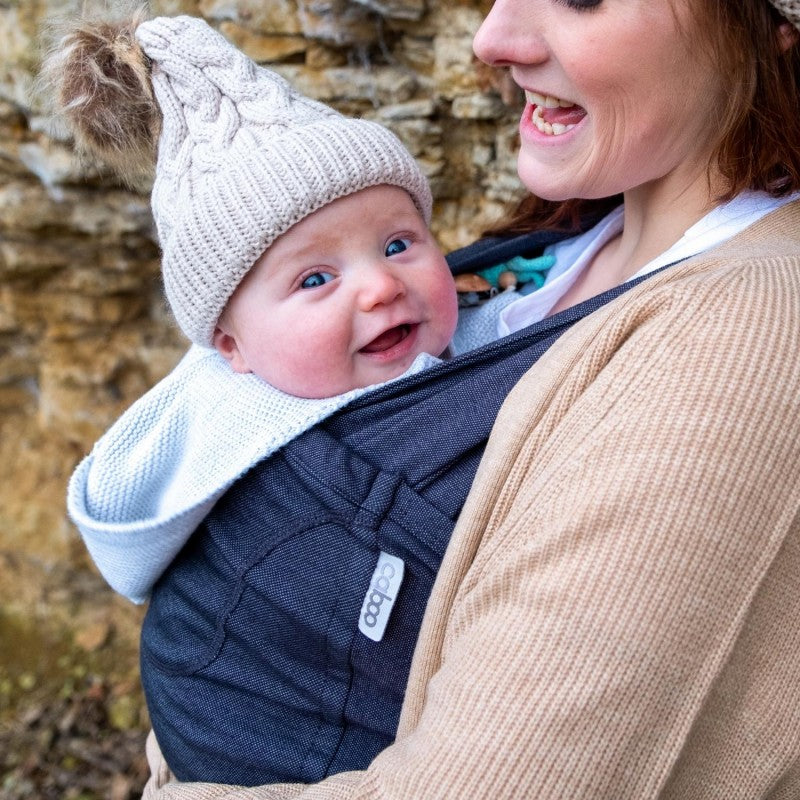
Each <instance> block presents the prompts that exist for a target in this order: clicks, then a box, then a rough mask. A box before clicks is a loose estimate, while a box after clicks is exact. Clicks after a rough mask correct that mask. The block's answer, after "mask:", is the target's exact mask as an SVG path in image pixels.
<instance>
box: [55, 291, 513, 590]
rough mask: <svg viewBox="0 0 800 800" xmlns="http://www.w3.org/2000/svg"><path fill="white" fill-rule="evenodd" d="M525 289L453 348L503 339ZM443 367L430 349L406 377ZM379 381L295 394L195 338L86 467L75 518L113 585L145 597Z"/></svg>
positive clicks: (480, 319)
mask: <svg viewBox="0 0 800 800" xmlns="http://www.w3.org/2000/svg"><path fill="white" fill-rule="evenodd" d="M517 296H518V295H516V293H513V292H509V293H504V294H502V295H499V296H498V297H497V298H494V299H493V300H492V301H491V302H489V303H486V304H484V305H483V306H479V307H476V308H474V309H465V310H462V312H461V315H460V317H459V327H458V330H457V332H456V335H455V337H454V339H453V344H452V345H451V349H452V350H453V351H454V354H456V353H461V352H465V351H466V350H468V349H472V348H474V347H478V346H480V345H482V344H486V343H487V342H490V341H492V340H493V339H495V338H496V330H497V317H498V315H499V313H500V310H501V309H502V308H503V307H504V306H505V305H507V304H508V303H509V302H511V301H512V300H513V299H515V298H516V297H517ZM437 363H439V359H437V358H434V357H433V356H430V355H427V354H424V353H423V354H421V355H420V356H418V357H417V359H416V360H415V361H414V363H413V364H412V366H411V368H410V369H409V370H408V371H407V372H406V373H405V375H409V374H413V373H416V372H419V371H420V370H423V369H426V368H429V367H431V366H433V365H434V364H437ZM401 377H404V376H401ZM396 380H397V379H396ZM376 388H377V387H376V386H373V387H367V388H361V389H355V390H353V391H351V392H348V393H346V394H342V395H337V396H336V397H330V398H324V399H321V400H309V399H304V398H298V397H293V396H291V395H287V394H284V393H283V392H280V391H278V390H277V389H275V388H274V387H272V386H270V385H269V384H267V383H265V382H264V381H262V380H260V379H259V378H257V377H256V376H254V375H241V374H238V373H235V372H233V370H231V368H230V366H229V364H228V362H227V361H225V360H224V359H223V358H222V357H221V356H220V355H219V354H218V353H217V352H216V351H215V350H211V349H206V348H201V347H198V346H194V347H192V348H191V349H190V350H189V352H188V353H187V355H186V356H185V357H184V358H183V360H182V361H181V362H180V363H179V364H178V365H177V367H176V368H175V369H174V370H173V371H172V372H171V373H170V374H169V375H168V376H167V377H166V378H164V380H162V381H161V382H160V383H158V384H157V385H156V386H155V387H153V388H152V389H151V390H150V391H149V392H148V393H147V394H145V395H144V396H143V397H141V398H140V399H139V400H138V401H136V402H135V403H134V404H133V405H132V406H131V407H130V408H129V409H128V410H127V411H126V412H125V413H124V414H123V415H122V416H121V417H120V419H119V420H117V422H116V423H115V424H114V425H113V426H112V427H111V428H110V429H109V430H108V431H107V432H106V433H105V434H104V435H103V437H102V438H101V439H100V440H99V441H98V442H97V444H96V445H95V446H94V448H93V449H92V452H91V453H90V454H89V455H88V456H87V457H86V458H85V459H84V460H83V461H82V462H81V463H80V464H79V465H78V467H77V469H76V470H75V472H74V473H73V475H72V478H71V479H70V482H69V488H68V492H67V510H68V512H69V515H70V517H71V518H72V520H73V521H74V522H75V524H76V525H77V526H78V529H79V530H80V532H81V534H82V536H83V539H84V541H85V543H86V546H87V548H88V550H89V553H90V554H91V556H92V558H93V559H94V561H95V563H96V564H97V566H98V568H99V570H100V572H101V573H102V575H103V577H104V578H105V579H106V580H107V581H108V583H109V584H110V585H111V587H112V588H113V589H115V590H116V591H117V592H119V593H120V594H122V595H124V596H125V597H127V598H129V599H130V600H132V601H133V602H135V603H141V602H144V601H145V600H146V599H147V596H148V595H149V593H150V590H151V589H152V586H153V584H154V583H155V581H156V580H157V579H158V577H159V576H160V575H161V573H162V572H163V571H164V569H165V568H166V567H167V565H168V564H169V563H170V561H172V559H173V558H174V557H175V555H177V553H178V551H179V550H180V549H181V547H183V545H184V543H185V542H186V541H187V539H188V538H189V536H190V535H191V533H192V531H194V529H195V528H196V527H197V525H198V524H199V523H200V522H201V521H202V519H203V518H204V517H205V516H206V514H208V512H209V511H210V510H211V508H212V506H213V505H214V503H216V501H217V500H218V499H219V498H220V497H221V496H222V494H223V493H224V492H225V491H226V490H227V489H228V488H229V487H230V486H231V485H232V484H233V483H234V481H236V479H237V478H239V477H241V476H242V475H243V474H244V473H245V472H246V471H247V470H248V469H249V468H250V467H252V466H253V465H255V464H256V463H258V462H259V461H261V460H262V459H263V458H265V457H267V456H268V455H270V454H271V453H274V452H275V451H276V450H278V449H279V448H280V447H282V446H283V445H285V444H287V443H288V442H290V441H291V440H292V439H294V438H295V437H296V436H298V435H299V434H301V433H302V432H303V431H305V430H307V429H309V428H311V427H312V426H313V425H315V424H316V423H318V422H320V421H321V420H323V419H325V418H326V417H328V416H329V415H330V414H332V413H334V412H335V411H337V410H338V409H340V408H342V407H344V406H345V405H347V404H348V403H350V402H352V401H353V400H354V399H355V398H357V397H360V396H361V395H363V394H365V393H366V392H369V391H372V390H374V389H376Z"/></svg>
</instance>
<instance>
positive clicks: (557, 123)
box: [525, 89, 586, 136]
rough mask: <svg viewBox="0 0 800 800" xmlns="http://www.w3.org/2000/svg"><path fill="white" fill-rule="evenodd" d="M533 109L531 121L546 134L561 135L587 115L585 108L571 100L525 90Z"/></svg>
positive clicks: (526, 97)
mask: <svg viewBox="0 0 800 800" xmlns="http://www.w3.org/2000/svg"><path fill="white" fill-rule="evenodd" d="M525 99H526V100H527V101H528V103H530V104H531V106H532V108H533V111H532V113H531V121H532V122H533V124H534V125H535V126H536V129H537V130H538V131H540V132H541V133H543V134H545V135H546V136H561V134H564V133H566V132H567V131H571V130H572V129H573V128H574V127H575V126H576V125H577V124H578V123H579V122H580V121H581V120H582V119H583V118H584V117H585V116H586V111H585V109H583V108H581V107H580V106H578V105H575V103H573V102H571V101H569V100H561V99H560V98H558V97H553V96H552V95H544V94H539V93H538V92H531V91H528V90H527V89H526V90H525Z"/></svg>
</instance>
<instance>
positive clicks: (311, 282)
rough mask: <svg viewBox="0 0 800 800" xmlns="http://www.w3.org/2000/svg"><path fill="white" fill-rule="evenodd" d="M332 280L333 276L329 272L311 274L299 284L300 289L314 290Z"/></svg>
mask: <svg viewBox="0 0 800 800" xmlns="http://www.w3.org/2000/svg"><path fill="white" fill-rule="evenodd" d="M332 280H333V275H331V274H330V272H313V273H312V274H311V275H309V276H308V277H307V278H304V279H303V282H302V283H301V284H300V288H301V289H315V288H316V287H317V286H322V285H323V284H325V283H328V282H329V281H332Z"/></svg>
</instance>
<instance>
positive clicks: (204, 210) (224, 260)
mask: <svg viewBox="0 0 800 800" xmlns="http://www.w3.org/2000/svg"><path fill="white" fill-rule="evenodd" d="M136 39H137V40H138V42H139V44H140V46H141V47H142V49H143V51H144V52H145V53H146V55H147V56H148V58H149V59H150V62H151V75H152V83H153V89H154V92H155V96H156V100H157V102H158V104H159V106H160V108H161V111H162V115H163V125H162V129H161V134H160V139H159V144H158V159H157V163H156V174H155V181H154V184H153V191H152V207H153V215H154V218H155V222H156V227H157V229H158V236H159V240H160V244H161V248H162V270H163V275H164V286H165V289H166V294H167V298H168V300H169V303H170V305H171V307H172V311H173V313H174V315H175V318H176V320H177V322H178V324H179V325H180V327H181V329H182V330H183V332H184V333H185V334H186V335H187V336H188V337H189V339H191V340H192V341H193V342H196V343H197V344H201V345H206V346H210V345H211V341H212V335H213V332H214V328H215V326H216V324H217V320H218V319H219V316H220V314H221V313H222V311H223V309H224V307H225V305H226V303H227V302H228V299H229V298H230V296H231V295H232V294H233V292H234V290H235V289H236V287H237V286H238V285H239V282H240V281H241V280H242V278H243V277H244V276H245V275H246V274H247V272H248V270H249V269H250V268H251V267H252V266H253V264H254V262H255V261H256V260H257V259H258V257H259V256H260V255H261V254H262V253H263V252H264V250H266V248H267V247H269V245H270V244H271V243H272V242H273V241H274V240H275V239H276V238H277V237H278V236H280V235H281V234H282V233H284V232H286V231H287V230H288V229H289V228H291V227H292V225H294V224H295V223H297V222H299V221H300V220H301V219H303V217H306V216H308V215H309V214H311V213H312V212H313V211H315V210H317V209H319V208H321V207H322V206H324V205H326V204H327V203H330V202H331V201H333V200H335V199H337V198H339V197H344V196H345V195H348V194H352V193H353V192H356V191H358V190H360V189H364V188H367V187H370V186H377V185H379V184H390V185H393V186H399V187H401V188H402V189H405V190H406V191H407V192H408V193H409V194H410V196H411V198H412V199H413V201H414V203H415V204H416V206H417V207H418V208H419V210H420V212H421V213H422V215H423V217H424V218H425V220H426V222H428V221H430V214H431V194H430V189H429V187H428V183H427V181H426V179H425V177H424V175H423V174H422V173H421V171H420V169H419V166H418V165H417V163H416V162H415V160H414V159H413V157H412V156H411V154H410V153H409V152H408V151H407V150H406V148H405V147H404V146H403V145H402V144H401V143H400V141H399V139H398V138H397V137H396V136H395V135H394V134H392V133H391V132H390V131H388V130H387V129H386V128H384V127H383V126H382V125H379V124H377V123H373V122H369V121H366V120H357V119H351V118H347V117H345V116H343V115H341V114H339V113H338V112H336V111H334V110H333V109H331V108H329V107H327V106H325V105H323V104H321V103H318V102H315V101H312V100H309V99H308V98H306V97H303V96H302V95H300V94H299V93H298V92H296V91H295V90H294V89H293V88H292V87H291V86H290V85H289V84H288V83H287V82H286V81H285V80H283V78H281V77H280V76H279V75H277V74H275V73H274V72H272V71H270V70H267V69H264V68H261V67H258V66H257V65H256V64H255V63H254V62H253V61H251V60H250V59H249V58H247V57H246V56H245V55H244V54H243V53H242V52H240V51H239V50H237V49H236V48H235V47H233V46H232V45H231V44H229V43H228V42H227V40H226V39H225V38H224V37H223V36H222V35H221V34H219V33H218V32H217V31H215V30H214V29H213V28H211V27H210V26H209V25H208V24H207V23H206V22H204V21H203V20H201V19H196V18H192V17H159V18H155V19H151V20H147V21H146V22H143V23H141V24H140V25H139V26H138V28H137V29H136Z"/></svg>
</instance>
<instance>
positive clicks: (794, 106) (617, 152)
mask: <svg viewBox="0 0 800 800" xmlns="http://www.w3.org/2000/svg"><path fill="white" fill-rule="evenodd" d="M798 29H800V5H798V4H797V3H796V2H795V1H794V0H769V2H768V1H767V0H739V2H737V3H730V2H720V1H719V0H649V2H642V1H641V0H497V2H496V3H495V5H494V7H493V9H492V11H491V12H490V14H489V16H488V17H487V19H486V21H485V23H484V25H483V27H482V28H481V29H480V31H479V32H478V34H477V36H476V39H475V50H476V53H477V54H478V56H479V57H480V58H481V59H482V60H484V61H486V62H487V63H489V64H491V65H494V66H505V67H510V70H511V75H512V77H513V79H514V80H515V81H516V82H517V83H518V84H519V85H520V86H521V87H522V88H523V89H524V90H525V92H526V96H527V103H526V107H525V111H524V112H523V116H522V121H521V125H520V139H521V144H520V155H519V173H520V177H521V179H522V180H523V182H524V183H525V185H526V186H527V187H528V188H529V189H530V190H531V192H532V193H533V194H534V195H537V196H538V197H541V198H545V199H546V200H547V201H552V202H547V203H540V202H538V201H532V202H529V203H526V204H525V205H524V207H523V208H522V209H521V210H520V214H519V216H518V217H517V218H516V219H515V220H513V221H512V222H511V223H510V224H509V225H508V226H507V229H506V232H512V231H514V232H516V231H519V230H524V229H531V228H534V227H537V226H541V225H543V224H547V225H565V224H567V222H568V221H569V220H571V219H577V218H585V216H584V214H585V213H588V212H589V211H592V210H593V207H599V206H602V205H603V204H604V203H605V202H606V201H605V200H603V198H608V197H612V196H615V195H617V194H620V193H621V194H622V195H623V196H624V202H623V203H622V205H621V206H620V207H619V208H618V209H616V210H614V211H612V212H611V213H610V214H609V215H607V216H606V217H605V218H604V219H603V220H602V221H601V222H600V223H599V224H598V225H597V226H596V227H595V228H593V229H592V230H591V231H589V232H587V233H585V234H583V235H582V236H580V237H577V238H573V239H571V240H568V241H567V242H564V243H560V244H558V245H555V246H554V247H553V253H554V255H555V256H556V259H557V261H556V267H555V268H554V271H553V272H552V273H551V275H550V276H549V279H548V284H547V286H546V287H545V289H544V290H542V291H540V292H537V293H534V294H533V295H530V296H529V298H526V299H523V300H520V301H518V303H517V304H515V305H513V306H510V307H509V309H508V310H507V313H506V314H505V317H504V320H505V325H506V327H507V329H508V330H509V331H511V330H517V329H519V328H521V327H523V326H525V325H528V324H531V323H532V322H535V321H536V319H538V318H540V317H541V316H546V315H548V314H550V315H552V314H556V313H558V312H560V311H561V310H563V309H566V308H569V307H571V306H574V305H575V304H576V303H580V302H581V301H584V300H587V299H588V298H592V297H594V296H595V295H598V294H599V293H601V292H603V291H605V290H607V289H608V288H610V287H613V286H616V285H618V284H622V283H624V282H626V281H629V280H630V279H633V278H636V277H639V278H643V277H645V276H646V277H645V279H644V280H641V282H639V283H638V284H637V285H635V286H634V287H633V288H630V289H629V290H628V291H627V292H626V293H625V294H624V295H621V296H620V297H619V298H617V299H616V300H615V301H613V302H611V303H609V304H608V305H606V306H604V307H603V308H601V309H599V310H598V311H596V312H595V313H593V314H591V315H590V316H588V317H586V318H585V319H584V320H582V321H581V322H580V323H579V324H576V325H575V326H574V327H573V328H572V329H571V330H569V331H568V332H567V333H565V334H564V335H563V336H562V337H561V338H560V339H559V340H558V342H556V344H555V345H553V347H552V348H551V349H550V350H549V351H548V352H547V353H546V354H545V355H544V356H543V357H542V358H541V360H539V361H538V362H537V364H536V365H535V366H534V367H533V368H532V369H531V370H530V371H529V372H528V373H527V374H526V376H525V377H524V378H523V379H522V380H521V381H520V382H519V384H518V385H517V386H516V388H515V389H514V390H513V391H512V393H511V395H510V396H509V398H508V399H507V401H506V404H505V406H504V408H503V410H502V411H501V413H500V416H499V417H498V420H497V423H496V425H495V428H494V431H493V434H492V437H491V439H490V442H489V446H488V448H487V451H486V454H485V456H484V459H483V462H482V464H481V467H480V469H479V472H478V475H477V477H476V480H475V483H474V485H473V489H472V492H471V494H470V497H469V499H468V501H467V505H466V506H465V508H464V511H463V513H462V515H461V517H460V520H459V523H458V526H457V528H456V530H455V532H454V535H453V538H452V540H451V543H450V547H449V549H448V551H447V553H446V556H445V560H444V562H443V564H442V569H441V572H440V575H439V579H438V581H437V584H436V586H435V588H434V592H433V595H432V597H431V600H430V603H429V606H428V611H427V613H426V617H425V622H424V624H423V629H422V633H421V636H420V640H419V643H418V646H417V650H416V654H415V660H414V666H413V669H412V673H411V677H410V681H409V686H408V691H407V694H406V700H405V705H404V710H403V717H402V719H401V725H400V731H399V733H398V737H397V741H396V743H395V744H394V745H392V746H391V747H389V748H388V749H386V750H385V751H384V752H383V753H381V754H380V755H379V756H378V757H377V758H376V759H375V761H374V762H373V763H372V765H371V766H370V767H369V768H368V769H367V770H366V771H364V772H351V773H343V774H341V775H338V776H334V777H332V778H330V779H328V780H326V781H325V782H323V783H321V784H318V785H314V786H307V787H302V786H290V785H283V786H271V787H260V788H258V789H247V790H240V791H237V790H231V789H230V788H229V787H224V786H219V785H210V784H178V783H168V782H167V780H168V778H169V774H168V772H167V768H166V765H165V764H164V762H163V760H161V759H160V757H159V753H158V750H157V747H156V746H155V743H154V742H153V741H151V742H150V757H151V766H152V767H153V770H154V775H153V779H152V780H151V783H150V785H149V786H148V789H147V791H146V793H145V794H146V796H147V797H156V798H211V797H225V798H238V797H241V798H283V797H308V798H349V797H359V798H366V797H374V798H378V797H381V798H428V797H430V798H440V797H458V798H464V797H479V798H483V797H501V798H528V797H530V798H537V800H541V799H542V798H573V799H574V798H614V800H621V799H622V798H631V799H632V800H633V799H635V800H641V798H656V797H657V798H681V800H686V799H687V798H689V799H694V798H726V800H730V799H732V798H742V800H744V799H745V798H746V799H747V800H751V799H752V798H797V797H800V513H798V512H799V510H800V444H798V443H800V400H799V399H798V398H800V377H798V370H797V368H796V365H795V360H796V356H797V352H798V345H800V325H799V324H798V310H800V299H799V298H800V203H798V202H797V198H798V191H800V109H799V108H798V106H799V102H798V89H799V88H800V87H799V86H798V77H800V53H799V52H798V49H799V48H798V44H797V40H798V37H799V36H800V34H798ZM576 200H580V201H586V202H576ZM595 201H596V202H595ZM159 786H161V788H159Z"/></svg>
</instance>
